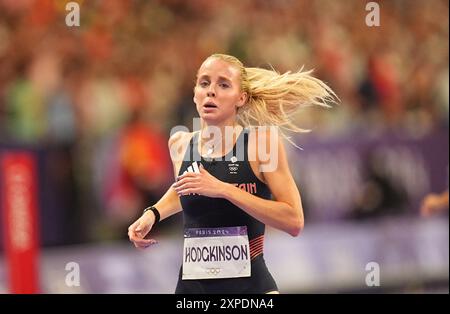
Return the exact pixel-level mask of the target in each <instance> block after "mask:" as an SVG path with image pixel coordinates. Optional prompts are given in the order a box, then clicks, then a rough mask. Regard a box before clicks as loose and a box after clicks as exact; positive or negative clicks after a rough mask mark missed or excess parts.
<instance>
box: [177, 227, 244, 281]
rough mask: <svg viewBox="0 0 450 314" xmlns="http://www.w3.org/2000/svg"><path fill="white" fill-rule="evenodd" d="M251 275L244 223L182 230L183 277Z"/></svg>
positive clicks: (215, 277)
mask: <svg viewBox="0 0 450 314" xmlns="http://www.w3.org/2000/svg"><path fill="white" fill-rule="evenodd" d="M250 275H251V269H250V247H249V242H248V235H247V227H246V226H240V227H223V228H188V229H185V230H184V248H183V276H182V279H183V280H186V279H217V278H236V277H250Z"/></svg>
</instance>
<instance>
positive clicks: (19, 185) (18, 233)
mask: <svg viewBox="0 0 450 314" xmlns="http://www.w3.org/2000/svg"><path fill="white" fill-rule="evenodd" d="M0 170H1V171H0V182H1V184H0V186H1V187H2V191H1V192H2V193H1V194H2V195H3V197H2V207H3V224H4V226H3V227H4V228H3V230H4V241H5V249H6V262H7V267H8V268H9V272H8V277H9V290H10V292H11V293H27V294H31V293H38V292H39V288H38V253H39V252H38V251H39V244H38V243H39V241H38V219H37V214H38V202H37V182H36V181H37V171H36V160H35V157H34V155H33V154H32V153H28V152H17V151H10V152H4V153H2V155H0Z"/></svg>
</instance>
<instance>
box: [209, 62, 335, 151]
mask: <svg viewBox="0 0 450 314" xmlns="http://www.w3.org/2000/svg"><path fill="white" fill-rule="evenodd" d="M209 58H216V59H220V60H223V61H225V62H228V63H230V64H231V65H233V66H235V67H236V68H237V69H238V70H239V71H240V76H241V90H242V91H243V92H246V93H247V95H248V99H247V103H246V104H245V105H244V106H242V107H240V108H239V110H238V114H237V118H238V121H239V122H240V123H241V124H242V125H243V126H278V127H280V128H281V129H282V130H288V131H294V132H309V130H305V129H302V128H300V127H298V126H296V125H295V124H294V123H293V122H292V120H291V118H290V116H291V115H292V114H294V113H295V112H296V111H297V110H298V109H300V108H302V107H305V106H312V105H319V106H322V107H327V108H329V107H331V106H330V105H329V103H336V100H338V99H339V98H338V97H337V96H336V94H335V93H334V92H333V90H332V89H331V88H330V87H329V86H328V85H326V84H325V83H324V82H322V81H321V80H319V79H317V78H315V77H313V76H311V75H310V74H311V73H312V70H310V71H305V72H302V70H303V68H302V69H300V70H299V71H298V72H295V73H291V72H290V71H289V72H286V73H284V74H280V73H278V72H276V71H275V70H266V69H262V68H246V67H244V65H243V64H242V62H241V61H240V60H239V59H238V58H236V57H233V56H230V55H225V54H213V55H211V56H209V57H208V59H209ZM294 145H295V144H294Z"/></svg>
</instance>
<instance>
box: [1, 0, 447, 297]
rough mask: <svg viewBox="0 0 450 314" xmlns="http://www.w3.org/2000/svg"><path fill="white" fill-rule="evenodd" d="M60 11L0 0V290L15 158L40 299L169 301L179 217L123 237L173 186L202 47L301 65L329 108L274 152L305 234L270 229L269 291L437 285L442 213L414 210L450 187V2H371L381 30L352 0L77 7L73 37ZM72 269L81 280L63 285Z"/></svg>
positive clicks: (51, 3) (26, 0)
mask: <svg viewBox="0 0 450 314" xmlns="http://www.w3.org/2000/svg"><path fill="white" fill-rule="evenodd" d="M67 2H68V1H56V0H41V1H38V0H0V158H1V160H2V162H1V163H0V177H1V178H2V180H0V181H1V182H0V198H1V200H2V203H1V212H2V214H1V215H0V237H1V239H2V241H0V293H8V292H9V291H11V290H9V286H10V285H9V282H10V280H11V278H10V277H9V276H10V275H9V274H10V270H9V266H11V265H10V264H8V259H7V258H6V257H7V256H8V254H7V253H6V249H5V243H6V241H5V234H6V233H7V229H8V228H9V227H7V224H6V222H5V220H6V219H5V217H6V215H5V214H4V213H5V212H6V207H7V206H10V205H7V204H6V203H7V202H5V199H8V198H9V197H10V196H9V194H8V193H14V191H13V192H11V190H13V188H11V187H9V186H8V184H9V183H8V182H9V181H8V180H7V179H5V177H6V175H5V173H7V172H8V171H11V169H9V170H8V163H9V162H11V160H12V161H13V162H14V160H16V161H17V160H22V162H24V163H25V164H26V165H29V167H28V168H27V169H28V170H29V175H30V177H29V180H30V181H29V182H35V183H34V187H33V183H31V185H29V186H26V187H25V188H24V189H21V186H20V184H19V185H18V189H19V190H20V191H19V192H18V193H25V194H24V195H26V196H27V197H28V198H29V199H33V198H34V197H35V199H34V201H30V204H31V205H30V207H31V208H32V209H33V208H34V210H35V211H36V217H35V218H36V219H35V220H33V221H35V222H36V223H37V226H38V231H37V234H33V233H32V232H31V231H27V229H25V232H31V233H30V234H29V235H28V236H29V237H31V238H32V239H33V241H36V245H37V246H38V247H39V248H38V249H35V251H33V252H32V255H30V256H36V264H33V263H31V266H32V267H35V269H36V273H37V276H36V277H35V280H36V283H35V286H36V287H37V290H36V291H37V292H45V293H111V292H120V293H172V292H173V290H174V287H175V282H176V277H177V272H178V267H179V262H180V258H181V247H182V238H181V222H182V221H181V216H180V215H176V216H174V217H172V218H170V219H168V220H167V221H164V222H162V223H161V225H160V226H158V228H157V229H155V230H154V234H155V236H156V238H157V239H158V240H159V242H160V243H159V244H158V245H157V246H156V247H152V248H150V249H148V250H146V251H138V250H136V249H135V248H134V247H133V246H132V245H131V244H130V243H129V242H128V240H127V230H126V229H127V227H128V225H129V224H130V223H131V222H132V221H134V219H135V218H136V217H137V216H138V215H139V214H140V213H141V211H142V209H143V208H144V207H146V205H149V204H151V203H152V202H153V201H155V200H156V199H158V198H159V197H160V196H161V195H162V193H163V192H164V191H165V190H166V189H167V187H168V186H169V185H170V184H171V180H172V172H171V171H172V170H171V165H170V160H169V156H168V149H167V140H168V137H169V134H170V130H171V128H172V127H174V126H176V125H185V126H187V127H188V128H190V129H192V118H193V117H194V116H195V115H196V113H195V107H194V104H193V102H192V88H193V84H194V79H195V73H196V70H197V68H198V67H199V65H200V64H201V62H202V60H203V59H204V58H205V57H206V56H208V55H210V54H212V53H215V52H221V53H229V54H232V55H235V56H237V57H238V58H240V59H241V60H242V61H243V62H244V64H246V65H247V66H262V67H269V66H273V67H274V68H275V69H277V70H279V71H280V72H284V71H287V70H298V69H300V67H301V66H302V65H304V66H305V68H306V69H312V68H314V69H315V72H314V73H315V75H316V76H317V77H319V78H321V79H322V80H324V81H326V82H327V83H328V84H329V85H330V86H331V87H332V88H333V89H334V90H335V91H336V93H337V94H338V96H339V97H340V99H341V103H340V105H338V106H334V107H333V108H332V109H329V110H325V109H323V108H305V109H304V110H302V112H301V113H300V114H299V115H298V117H295V119H296V120H297V121H298V123H299V124H300V125H301V126H302V127H304V128H310V129H311V130H312V133H309V134H300V135H293V136H294V137H293V139H294V141H295V142H296V143H297V144H298V145H299V146H301V147H302V148H303V150H298V149H296V148H294V147H293V146H289V145H287V148H288V153H289V160H290V166H291V170H292V172H293V174H294V177H295V179H296V181H297V183H298V186H299V188H300V192H301V194H302V198H303V205H304V210H305V220H306V226H305V229H304V231H303V233H302V234H301V235H300V236H299V237H298V238H291V237H290V236H288V235H285V234H282V233H281V232H279V231H277V230H274V229H271V228H268V230H267V235H266V247H265V253H266V260H267V263H268V267H269V269H271V272H272V274H273V275H274V277H275V278H276V279H277V281H278V284H279V288H280V291H281V292H282V293H302V292H331V293H339V292H367V293H372V292H387V293H391V292H400V293H403V292H406V293H409V292H413V293H428V292H447V293H448V269H449V264H448V262H449V253H448V239H449V238H448V231H449V228H448V212H446V213H443V214H440V215H436V216H434V217H431V218H426V219H425V218H422V217H421V216H420V214H419V206H420V201H421V200H422V198H423V197H424V196H425V195H426V194H427V193H429V192H436V193H438V192H442V191H445V190H446V189H447V190H448V175H449V168H448V161H449V157H448V107H449V87H448V84H449V82H448V80H449V67H448V30H449V24H448V23H449V22H448V1H441V0H429V1H419V0H408V1H406V0H394V1H376V2H377V3H378V4H379V5H380V22H381V25H380V26H379V27H368V26H367V25H366V23H365V19H366V15H367V14H368V13H369V12H368V11H366V9H365V8H366V4H367V3H368V1H359V0H346V1H332V0H314V1H300V0H298V1H294V0H280V1H269V0H260V1H250V0H245V1H216V0H212V1H211V0H193V1H182V0H167V1H163V0H160V1H131V0H126V1H119V0H110V1H88V0H85V1H74V2H77V3H78V4H79V5H80V23H81V25H80V26H79V27H68V26H67V25H66V23H65V18H66V15H67V14H68V13H69V12H68V11H66V10H65V5H66V3H67ZM18 153H21V154H22V155H20V156H21V157H20V156H19V155H17V154H18ZM11 156H12V157H11ZM18 156H19V157H18ZM24 156H25V157H24ZM21 158H22V159H21ZM23 158H24V159H25V161H23ZM30 165H31V166H30ZM25 168H26V167H25ZM2 173H3V174H4V175H2ZM22 187H23V186H22ZM16 188H17V186H16ZM18 195H21V194H18ZM20 199H22V198H20ZM8 204H9V203H8ZM8 210H11V211H12V212H14V210H16V209H15V207H14V206H10V208H9V209H8ZM17 217H18V218H17ZM16 218H17V219H18V220H19V222H16V224H17V223H19V225H20V222H21V221H22V220H21V219H23V217H21V216H20V215H19V216H17V215H16ZM28 223H30V224H32V222H28ZM13 232H15V230H13ZM30 258H32V257H30ZM71 262H75V263H77V264H78V265H79V267H80V276H81V278H80V285H79V286H68V285H67V284H66V279H67V274H68V273H69V270H70V268H68V269H67V268H66V266H67V265H72V264H68V263H71ZM370 262H376V263H378V265H379V266H380V274H381V278H380V286H379V287H369V286H367V284H366V276H367V274H368V273H369V271H370V268H366V267H367V264H368V263H370ZM33 265H34V266H33ZM15 266H16V268H17V266H18V265H15ZM28 266H30V265H28ZM24 267H26V266H24ZM17 271H18V272H19V275H18V276H19V277H20V276H22V277H23V276H25V273H24V272H22V271H21V270H20V269H19V270H17V269H16V272H17ZM16 275H17V273H16ZM30 276H32V275H30Z"/></svg>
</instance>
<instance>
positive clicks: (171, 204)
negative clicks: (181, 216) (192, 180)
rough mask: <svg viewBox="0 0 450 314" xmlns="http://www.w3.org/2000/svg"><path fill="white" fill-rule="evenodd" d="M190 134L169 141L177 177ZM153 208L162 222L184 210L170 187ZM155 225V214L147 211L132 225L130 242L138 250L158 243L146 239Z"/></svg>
mask: <svg viewBox="0 0 450 314" xmlns="http://www.w3.org/2000/svg"><path fill="white" fill-rule="evenodd" d="M188 134H189V133H185V132H177V133H175V134H174V135H172V136H171V137H170V139H169V150H170V152H171V159H172V164H173V168H174V174H175V177H176V176H177V174H178V172H179V169H180V166H181V162H182V158H179V157H180V156H181V155H180V154H183V155H184V151H185V150H186V140H187V138H188V136H187V135H188ZM187 143H189V141H187ZM174 148H176V149H174ZM153 206H155V207H156V208H157V209H158V211H159V214H160V216H161V217H160V220H163V219H165V218H167V217H169V216H172V215H173V214H176V213H178V212H180V211H181V210H182V207H181V203H180V197H179V196H178V194H177V193H176V191H175V190H174V189H173V188H172V186H170V187H169V189H168V190H167V192H166V193H165V194H164V195H163V196H162V197H161V199H160V200H159V201H158V202H157V203H156V204H154V205H153ZM154 223H155V214H154V213H153V212H152V211H146V212H145V213H144V214H143V215H142V216H141V217H140V218H138V219H137V220H136V221H135V222H134V223H133V224H132V225H130V227H128V237H129V239H130V241H131V242H133V243H134V246H136V247H137V248H146V247H148V246H150V245H152V244H154V243H156V241H155V240H154V239H145V237H146V236H147V234H148V233H149V232H150V230H151V229H152V227H153V224H154Z"/></svg>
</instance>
